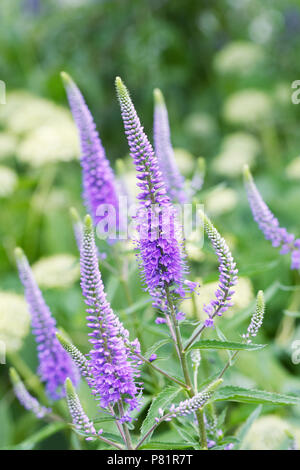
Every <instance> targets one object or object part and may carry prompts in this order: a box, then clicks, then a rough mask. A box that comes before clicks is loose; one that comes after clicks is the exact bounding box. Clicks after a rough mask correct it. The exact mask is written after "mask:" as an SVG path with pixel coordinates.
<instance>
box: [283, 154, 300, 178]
mask: <svg viewBox="0 0 300 470" xmlns="http://www.w3.org/2000/svg"><path fill="white" fill-rule="evenodd" d="M285 173H286V176H287V177H288V178H289V179H291V180H300V156H299V157H296V158H294V159H293V160H292V161H291V162H290V163H289V164H288V165H287V167H286V169H285Z"/></svg>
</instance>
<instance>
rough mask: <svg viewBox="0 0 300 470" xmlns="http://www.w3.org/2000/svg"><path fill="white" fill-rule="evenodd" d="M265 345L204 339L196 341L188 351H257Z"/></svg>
mask: <svg viewBox="0 0 300 470" xmlns="http://www.w3.org/2000/svg"><path fill="white" fill-rule="evenodd" d="M265 347H266V345H265V344H252V343H250V344H245V343H236V342H233V341H218V340H216V339H205V340H202V341H197V342H196V343H194V344H193V345H192V346H191V347H190V348H189V349H230V350H233V351H257V350H258V349H263V348H265Z"/></svg>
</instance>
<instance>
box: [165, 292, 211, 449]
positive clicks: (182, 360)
mask: <svg viewBox="0 0 300 470" xmlns="http://www.w3.org/2000/svg"><path fill="white" fill-rule="evenodd" d="M166 295H167V301H168V305H169V307H170V313H171V319H172V323H173V327H174V331H175V336H176V343H177V351H178V353H179V360H180V363H181V368H182V372H183V375H184V378H185V382H186V384H187V386H188V390H187V393H188V395H189V397H190V398H193V397H194V396H195V390H194V388H193V384H192V381H191V378H190V374H189V370H188V364H187V359H186V352H185V351H184V349H183V345H182V339H181V333H180V328H179V325H178V320H177V318H176V312H175V308H174V305H173V301H172V299H171V295H170V291H169V287H168V286H166ZM195 414H196V418H197V421H198V429H199V439H200V444H201V448H202V450H206V449H207V437H206V430H205V422H204V415H203V411H202V410H197V411H196V413H195Z"/></svg>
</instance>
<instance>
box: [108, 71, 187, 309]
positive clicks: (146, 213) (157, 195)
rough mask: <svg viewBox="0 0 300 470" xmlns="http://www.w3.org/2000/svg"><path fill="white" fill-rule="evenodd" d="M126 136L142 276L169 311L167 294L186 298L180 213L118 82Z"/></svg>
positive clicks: (158, 304) (156, 301) (159, 303)
mask: <svg viewBox="0 0 300 470" xmlns="http://www.w3.org/2000/svg"><path fill="white" fill-rule="evenodd" d="M116 89H117V95H118V99H119V102H120V107H121V113H122V118H123V122H124V128H125V134H126V136H127V140H128V144H129V149H130V154H131V156H132V158H133V161H134V164H135V166H136V170H137V178H138V181H139V182H138V186H139V188H140V194H139V195H138V199H139V210H138V214H137V216H136V219H137V222H138V224H137V229H138V234H139V240H138V242H137V248H138V250H139V256H140V261H141V263H140V264H141V268H142V273H143V274H142V277H143V280H144V282H145V285H146V288H147V290H148V291H149V293H150V295H151V296H152V297H153V298H154V304H153V305H154V307H157V308H159V309H161V310H162V311H164V312H167V311H168V302H167V294H166V293H167V291H169V292H170V291H171V293H172V294H178V295H179V296H181V297H183V296H184V294H185V293H184V288H183V280H184V279H183V278H184V273H185V270H186V268H185V264H184V256H183V252H182V246H181V243H179V242H178V239H179V230H178V226H177V220H176V213H175V210H174V208H173V207H172V205H171V203H170V199H169V197H168V195H167V193H166V188H165V184H164V181H163V180H162V175H161V172H160V170H159V166H158V161H157V158H156V156H155V155H154V151H153V148H152V146H151V144H150V142H149V140H148V138H147V136H146V134H145V133H144V131H143V127H142V126H141V123H140V120H139V118H138V115H137V113H136V111H135V108H134V106H133V103H132V101H131V98H130V96H129V93H128V90H127V88H126V86H125V85H124V84H123V82H122V80H121V79H120V78H119V77H117V79H116Z"/></svg>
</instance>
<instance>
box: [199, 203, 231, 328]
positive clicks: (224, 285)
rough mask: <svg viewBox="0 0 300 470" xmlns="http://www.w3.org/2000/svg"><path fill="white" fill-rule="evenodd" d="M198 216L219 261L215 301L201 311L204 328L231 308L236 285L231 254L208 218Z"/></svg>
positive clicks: (203, 215) (201, 213)
mask: <svg viewBox="0 0 300 470" xmlns="http://www.w3.org/2000/svg"><path fill="white" fill-rule="evenodd" d="M199 214H200V216H201V218H202V220H203V224H204V229H205V231H206V233H207V236H208V238H209V239H210V241H211V244H212V246H213V248H214V250H215V253H216V255H217V256H218V261H219V272H220V275H219V281H218V288H217V290H216V292H215V297H216V298H215V299H213V300H211V301H210V302H209V304H207V305H205V306H204V308H203V310H204V312H205V313H207V315H208V318H207V319H206V320H205V326H207V327H212V326H214V317H215V316H216V315H218V316H221V315H222V314H223V313H224V312H226V310H228V308H229V307H232V305H233V303H232V302H231V299H232V296H233V294H234V290H233V289H232V288H233V286H235V285H236V283H237V273H238V270H237V269H236V263H235V262H234V260H233V257H232V254H231V253H230V250H229V248H228V246H227V244H226V242H225V240H224V238H222V237H221V235H220V234H219V232H218V231H217V229H216V228H215V227H214V226H213V224H212V223H211V221H210V220H209V218H208V217H207V216H206V215H205V214H204V213H203V212H202V211H199Z"/></svg>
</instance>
